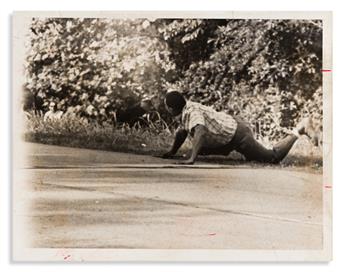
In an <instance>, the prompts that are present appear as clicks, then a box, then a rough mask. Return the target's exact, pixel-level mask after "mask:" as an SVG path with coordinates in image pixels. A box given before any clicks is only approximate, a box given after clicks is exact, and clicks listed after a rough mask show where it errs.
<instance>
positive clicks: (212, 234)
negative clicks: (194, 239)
mask: <svg viewBox="0 0 345 272" xmlns="http://www.w3.org/2000/svg"><path fill="white" fill-rule="evenodd" d="M208 235H210V236H214V235H216V233H215V232H212V233H209V234H208Z"/></svg>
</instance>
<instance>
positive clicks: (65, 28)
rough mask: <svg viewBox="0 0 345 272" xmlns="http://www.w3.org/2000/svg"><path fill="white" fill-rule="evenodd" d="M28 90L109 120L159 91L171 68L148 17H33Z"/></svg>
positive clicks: (67, 108)
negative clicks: (140, 18) (121, 110)
mask: <svg viewBox="0 0 345 272" xmlns="http://www.w3.org/2000/svg"><path fill="white" fill-rule="evenodd" d="M31 29H32V32H31V37H30V41H31V48H30V51H29V52H28V57H27V83H26V85H25V88H26V90H27V91H29V92H31V93H33V94H35V95H37V96H39V97H41V98H43V99H44V101H45V103H44V108H43V111H46V110H48V106H49V103H50V102H52V101H53V102H55V103H56V104H57V109H59V110H62V111H63V112H66V111H69V112H75V113H77V114H80V115H82V116H86V117H88V118H89V119H100V120H107V119H109V118H110V117H111V116H113V114H114V113H116V111H118V110H120V109H125V108H127V107H128V106H131V105H133V104H135V103H137V102H138V101H140V100H141V99H142V98H143V97H144V96H147V95H150V94H153V93H157V92H159V90H161V88H162V87H161V85H162V79H164V77H165V74H166V73H167V72H168V71H169V70H172V69H173V68H174V66H173V65H170V63H169V62H167V61H166V59H167V54H168V51H167V46H166V45H165V43H162V42H161V41H160V39H159V37H154V36H153V35H154V34H155V27H154V25H152V24H150V23H149V22H148V21H147V20H136V21H132V20H107V19H68V18H62V19H61V18H51V19H34V20H33V22H32V27H31Z"/></svg>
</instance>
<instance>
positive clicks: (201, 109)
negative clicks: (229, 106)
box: [182, 101, 237, 147]
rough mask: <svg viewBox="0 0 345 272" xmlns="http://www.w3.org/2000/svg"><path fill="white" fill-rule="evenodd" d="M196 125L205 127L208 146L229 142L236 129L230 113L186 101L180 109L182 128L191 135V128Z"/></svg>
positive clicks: (192, 132)
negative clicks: (181, 109)
mask: <svg viewBox="0 0 345 272" xmlns="http://www.w3.org/2000/svg"><path fill="white" fill-rule="evenodd" d="M197 125H203V126H205V127H206V139H205V140H206V145H207V146H208V147H218V146H221V145H224V144H227V143H229V142H230V141H231V139H232V138H233V137H234V135H235V132H236V129H237V122H236V120H235V119H234V118H233V117H232V116H231V115H228V114H226V113H224V112H218V111H215V110H214V109H212V108H211V107H208V106H204V105H202V104H199V103H195V102H191V101H187V103H186V106H185V107H184V108H183V111H182V128H183V129H185V130H187V131H188V133H189V135H191V136H192V137H193V135H194V130H193V129H194V127H195V126H197Z"/></svg>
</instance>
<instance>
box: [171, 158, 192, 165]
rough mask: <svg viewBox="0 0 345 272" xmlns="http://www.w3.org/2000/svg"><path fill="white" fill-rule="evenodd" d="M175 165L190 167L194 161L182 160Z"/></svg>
mask: <svg viewBox="0 0 345 272" xmlns="http://www.w3.org/2000/svg"><path fill="white" fill-rule="evenodd" d="M175 164H183V165H191V164H194V160H192V159H188V160H184V161H178V162H176V163H175Z"/></svg>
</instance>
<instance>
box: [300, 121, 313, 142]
mask: <svg viewBox="0 0 345 272" xmlns="http://www.w3.org/2000/svg"><path fill="white" fill-rule="evenodd" d="M296 130H297V132H298V134H299V135H301V136H302V135H306V136H308V138H309V139H310V138H311V137H312V136H311V135H312V134H314V133H313V131H314V128H313V123H312V120H311V118H310V117H306V118H303V119H302V120H301V121H300V122H299V123H298V124H297V126H296Z"/></svg>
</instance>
